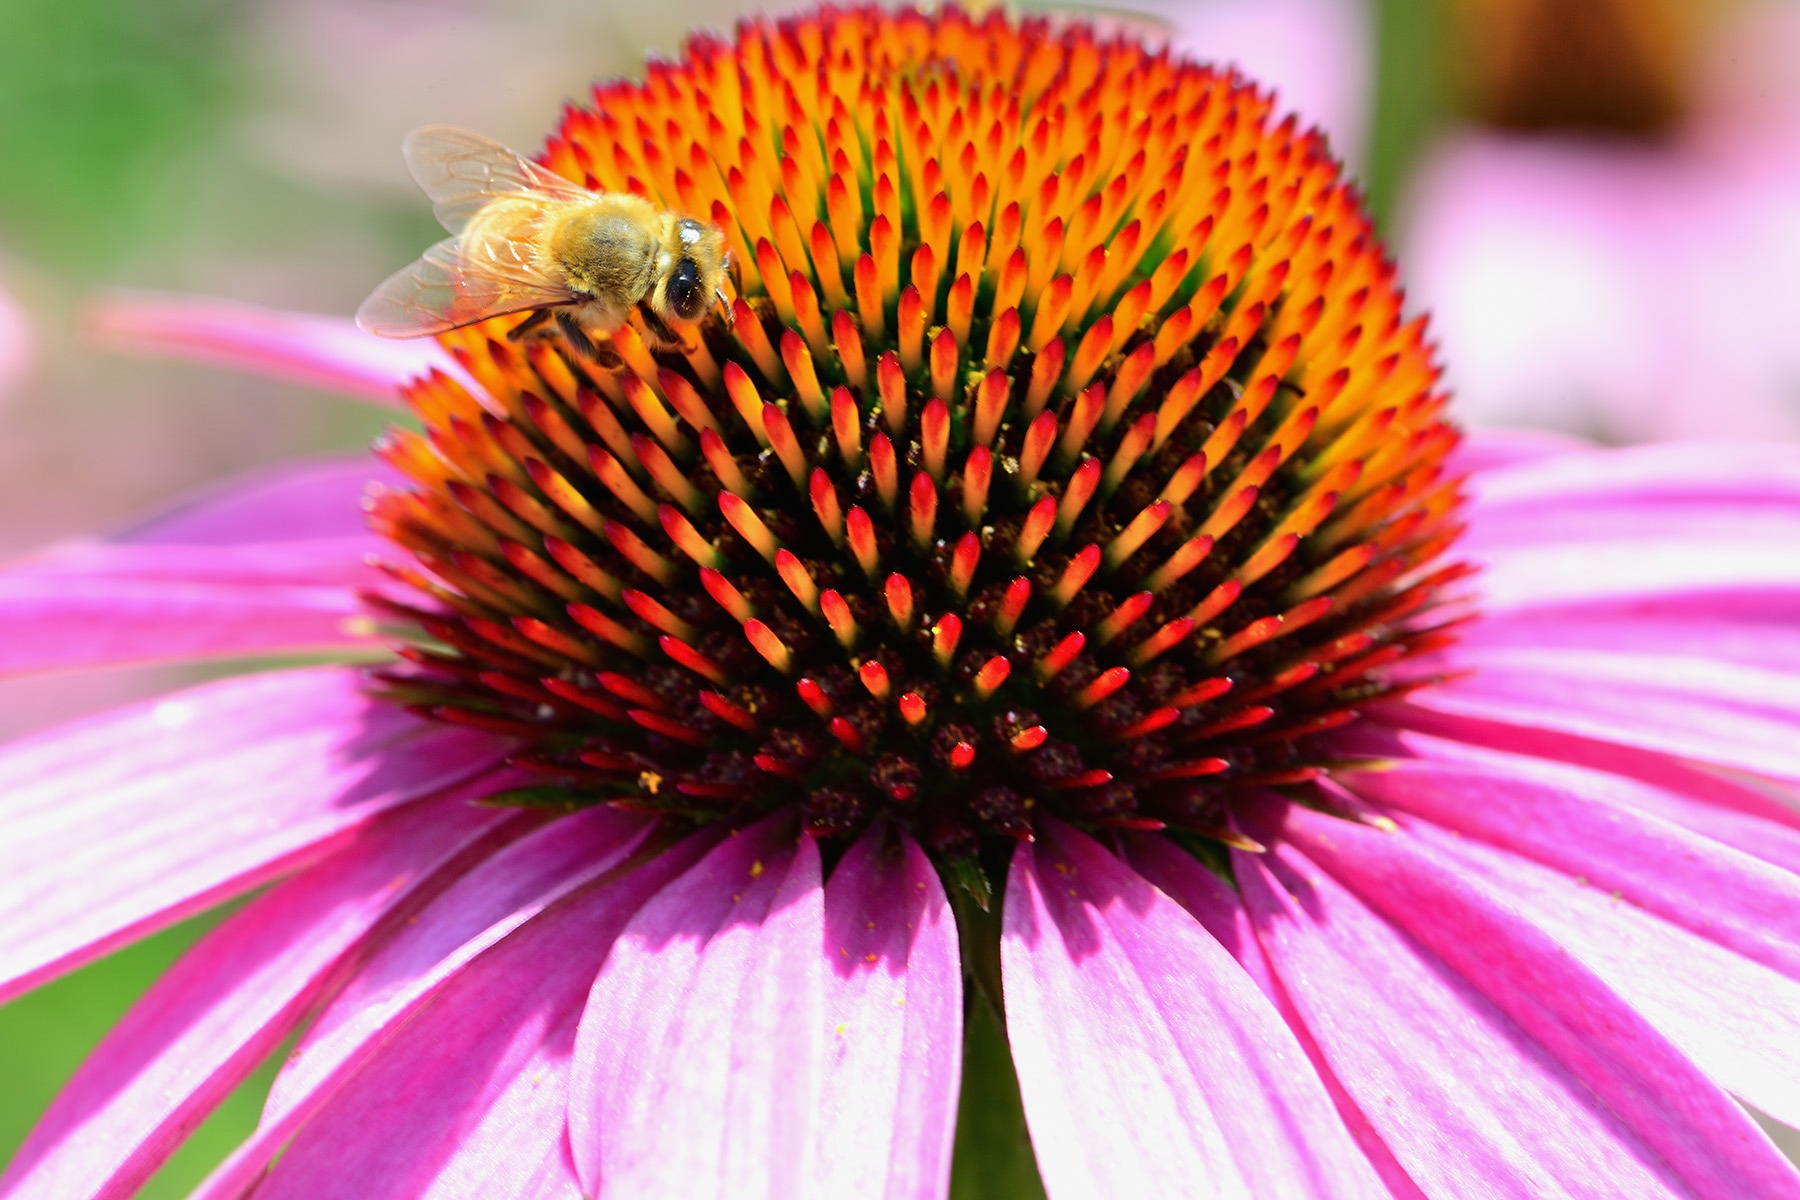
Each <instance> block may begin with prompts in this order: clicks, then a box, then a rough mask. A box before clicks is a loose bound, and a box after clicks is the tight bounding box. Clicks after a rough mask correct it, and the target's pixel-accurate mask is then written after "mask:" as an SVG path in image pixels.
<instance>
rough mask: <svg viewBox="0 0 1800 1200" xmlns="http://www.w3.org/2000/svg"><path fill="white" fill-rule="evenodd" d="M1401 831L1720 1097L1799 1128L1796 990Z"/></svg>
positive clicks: (1503, 867) (1604, 904) (1580, 887)
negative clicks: (1578, 972)
mask: <svg viewBox="0 0 1800 1200" xmlns="http://www.w3.org/2000/svg"><path fill="white" fill-rule="evenodd" d="M1402 822H1403V826H1404V828H1405V830H1406V832H1407V835H1408V836H1409V837H1411V838H1412V839H1414V840H1415V841H1416V842H1417V843H1419V844H1420V845H1423V846H1426V847H1429V848H1430V850H1431V852H1432V853H1434V854H1435V855H1437V856H1438V857H1440V858H1442V859H1447V860H1450V861H1452V862H1454V863H1455V866H1456V869H1457V870H1459V871H1463V872H1465V873H1468V874H1471V875H1473V876H1475V877H1477V878H1479V879H1481V880H1482V881H1483V882H1484V883H1486V884H1487V885H1488V887H1489V890H1491V891H1492V892H1493V893H1494V894H1496V895H1501V896H1504V897H1505V898H1506V903H1507V904H1508V905H1509V906H1511V907H1512V908H1514V909H1517V910H1518V911H1519V912H1520V913H1522V914H1523V915H1524V916H1525V917H1526V919H1528V920H1529V921H1531V923H1532V924H1534V925H1536V926H1537V927H1538V928H1540V929H1542V930H1543V931H1544V932H1545V933H1547V934H1549V935H1550V936H1551V937H1553V938H1555V939H1556V941H1557V942H1559V943H1560V944H1561V945H1562V946H1563V947H1565V948H1566V949H1568V950H1569V951H1571V952H1572V953H1574V955H1575V956H1576V957H1577V958H1579V959H1580V960H1581V961H1582V963H1583V964H1585V965H1586V966H1587V967H1588V968H1589V969H1590V970H1592V971H1593V972H1594V973H1595V974H1596V975H1598V976H1599V977H1600V978H1601V979H1604V980H1605V981H1606V983H1607V985H1608V986H1609V987H1611V988H1612V989H1613V990H1614V991H1616V992H1618V993H1619V995H1620V996H1621V997H1622V998H1623V999H1624V1000H1625V1002H1626V1003H1627V1004H1629V1005H1630V1006H1631V1007H1632V1008H1634V1009H1636V1010H1637V1011H1638V1012H1640V1013H1642V1014H1643V1016H1644V1018H1645V1019H1646V1020H1648V1021H1649V1022H1650V1023H1651V1024H1652V1025H1654V1026H1656V1028H1657V1029H1658V1030H1659V1031H1661V1032H1662V1034H1663V1036H1665V1037H1667V1038H1668V1039H1669V1040H1670V1041H1671V1042H1674V1043H1675V1045H1677V1046H1679V1047H1680V1048H1681V1052H1682V1053H1683V1054H1685V1055H1686V1056H1687V1057H1688V1058H1691V1059H1693V1060H1694V1062H1695V1063H1696V1064H1697V1065H1698V1066H1699V1067H1700V1069H1701V1070H1702V1071H1704V1072H1706V1074H1707V1075H1709V1076H1711V1077H1712V1079H1713V1080H1715V1081H1716V1082H1717V1083H1718V1084H1719V1085H1720V1086H1721V1087H1723V1088H1725V1089H1727V1090H1728V1091H1730V1092H1732V1093H1734V1094H1736V1095H1737V1096H1738V1097H1740V1098H1741V1099H1743V1100H1744V1101H1746V1102H1747V1103H1750V1104H1753V1105H1755V1106H1756V1107H1757V1108H1759V1109H1761V1110H1762V1111H1763V1112H1766V1113H1768V1114H1769V1115H1770V1116H1772V1117H1774V1118H1776V1119H1777V1120H1779V1121H1782V1122H1785V1123H1786V1124H1788V1125H1800V984H1797V983H1795V982H1794V981H1793V980H1791V979H1788V978H1786V977H1784V976H1781V975H1777V974H1776V973H1775V972H1773V971H1771V970H1769V969H1768V968H1767V967H1762V966H1758V965H1757V964H1755V963H1753V962H1751V961H1750V960H1749V959H1746V958H1742V957H1739V956H1738V955H1736V954H1733V953H1731V952H1730V951H1728V950H1723V949H1721V948H1720V947H1718V946H1716V945H1714V944H1713V943H1711V942H1709V941H1707V940H1706V939H1705V938H1702V937H1698V936H1696V935H1695V934H1692V933H1689V932H1688V931H1686V930H1684V929H1681V928H1678V927H1677V926H1674V925H1671V924H1669V923H1668V922H1666V921H1663V920H1659V919H1658V918H1656V917H1653V916H1651V915H1649V914H1648V913H1646V912H1644V911H1643V910H1642V909H1640V908H1637V907H1636V906H1634V905H1631V904H1626V903H1624V902H1622V901H1620V900H1618V899H1615V898H1613V897H1612V896H1610V895H1608V894H1607V893H1605V892H1603V891H1601V890H1600V889H1598V888H1594V887H1589V886H1587V885H1585V884H1583V883H1580V882H1578V881H1576V880H1573V879H1570V878H1568V877H1567V876H1565V875H1563V874H1561V873H1560V872H1557V871H1553V870H1550V869H1548V868H1546V867H1540V866H1538V865H1537V864H1535V863H1532V862H1529V861H1527V860H1525V859H1522V858H1518V857H1516V856H1514V855H1511V854H1508V853H1506V852H1505V851H1501V850H1495V849H1493V848H1491V847H1488V846H1484V845H1482V844H1481V843H1480V842H1476V841H1472V840H1471V839H1468V838H1463V837H1458V836H1456V835H1454V834H1451V833H1447V832H1445V831H1444V830H1441V829H1439V828H1438V827H1437V826H1435V825H1432V824H1430V823H1428V822H1425V821H1421V820H1418V819H1417V818H1414V817H1404V818H1402Z"/></svg>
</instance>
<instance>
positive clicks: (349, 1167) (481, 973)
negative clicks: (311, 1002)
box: [222, 835, 712, 1200]
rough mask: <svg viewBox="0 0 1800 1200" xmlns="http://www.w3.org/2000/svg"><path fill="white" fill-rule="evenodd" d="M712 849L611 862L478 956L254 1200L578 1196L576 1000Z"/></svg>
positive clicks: (336, 1103) (316, 1122)
mask: <svg viewBox="0 0 1800 1200" xmlns="http://www.w3.org/2000/svg"><path fill="white" fill-rule="evenodd" d="M711 844H712V839H711V838H710V837H708V836H704V835H699V836H696V837H690V838H688V839H686V840H685V841H684V842H681V843H678V844H677V845H676V846H674V847H673V848H671V849H668V850H665V851H664V852H663V853H661V854H660V855H658V856H656V857H655V858H652V859H651V860H650V861H648V862H646V863H644V864H643V865H641V866H639V867H637V868H636V869H633V870H623V871H619V870H615V871H612V872H609V873H608V874H606V875H604V876H602V877H600V878H598V879H596V880H595V881H594V882H592V883H590V884H588V885H586V886H584V887H582V888H580V889H578V890H576V891H575V892H572V893H570V894H569V895H567V896H565V897H564V898H563V899H561V900H559V901H557V902H556V903H554V904H552V905H550V906H549V907H548V908H546V909H544V910H543V911H542V912H540V913H538V914H537V915H536V916H535V917H533V918H531V919H530V920H528V921H526V922H525V923H524V924H523V925H521V926H519V927H518V928H517V929H515V930H513V931H511V932H510V933H509V934H508V935H507V936H505V937H503V938H501V939H500V940H499V942H497V943H496V944H494V945H493V946H491V947H490V948H489V949H487V950H486V951H485V952H483V953H481V954H480V955H478V956H477V957H476V958H475V959H474V960H473V961H471V962H470V963H468V965H467V966H465V967H463V968H462V969H461V970H460V971H458V972H457V973H456V974H455V975H454V976H453V977H451V978H450V980H449V981H448V982H447V983H446V984H445V985H444V986H443V987H442V988H441V989H440V990H438V991H437V992H436V994H435V995H433V996H432V997H431V998H430V1000H429V1002H428V1003H426V1004H425V1005H424V1006H423V1007H421V1008H419V1009H418V1010H417V1011H414V1012H411V1013H410V1014H409V1015H408V1019H407V1020H405V1021H404V1022H403V1023H400V1024H399V1025H398V1027H397V1028H396V1029H395V1030H394V1031H393V1034H392V1036H391V1037H390V1038H389V1039H388V1040H387V1041H386V1042H385V1043H384V1044H383V1045H381V1046H380V1048H379V1052H378V1053H377V1054H375V1055H374V1056H373V1057H372V1058H370V1059H369V1060H368V1061H367V1062H366V1063H365V1064H364V1065H363V1066H362V1067H361V1069H360V1070H357V1071H356V1072H355V1073H354V1074H353V1075H351V1076H350V1077H349V1079H348V1080H346V1081H345V1082H344V1083H343V1084H342V1086H341V1087H340V1088H339V1089H338V1090H337V1091H336V1093H335V1094H334V1095H333V1096H332V1097H331V1098H330V1099H329V1100H328V1101H327V1102H326V1103H325V1104H324V1106H323V1107H322V1108H321V1109H319V1110H318V1111H317V1112H315V1113H313V1114H312V1115H311V1116H310V1117H309V1119H308V1120H307V1121H306V1123H305V1124H304V1125H302V1126H301V1128H300V1131H299V1133H298V1135H296V1136H295V1138H294V1140H293V1142H292V1143H291V1144H290V1145H289V1146H288V1148H287V1150H286V1151H285V1152H284V1153H283V1154H282V1155H281V1158H280V1161H278V1162H277V1163H276V1164H275V1166H274V1167H273V1168H272V1170H271V1171H270V1173H269V1175H268V1177H267V1179H265V1180H264V1181H263V1182H262V1183H261V1184H260V1186H258V1187H257V1189H256V1193H255V1194H256V1196H257V1198H258V1200H290V1198H291V1200H337V1198H342V1200H479V1198H483V1197H500V1196H505V1197H512V1196H516V1195H542V1196H567V1197H570V1198H571V1200H572V1198H573V1197H576V1196H579V1195H581V1191H580V1189H579V1186H578V1185H577V1183H576V1179H575V1175H574V1172H573V1167H572V1164H571V1163H570V1162H569V1155H568V1139H567V1136H566V1133H565V1125H564V1120H563V1117H564V1112H565V1110H566V1108H567V1105H568V1065H569V1056H570V1054H571V1053H572V1051H573V1049H574V1044H575V1027H576V1022H577V1020H578V1019H579V1017H580V1014H581V1011H582V1002H583V1000H584V999H585V997H586V996H587V991H588V986H589V984H590V983H591V982H592V980H593V978H594V972H595V971H597V970H598V969H599V967H600V963H601V961H602V960H603V959H604V958H605V957H606V954H607V951H608V950H609V949H610V948H611V947H612V945H613V939H614V938H616V937H617V936H618V933H619V931H620V930H621V929H623V928H624V926H625V925H626V923H627V922H628V921H629V920H630V919H631V917H632V915H633V914H634V913H636V912H637V911H638V909H639V908H640V907H641V906H642V905H643V903H644V901H645V900H646V899H647V898H649V897H650V896H652V895H654V894H655V893H656V891H657V890H658V889H660V888H662V887H663V886H664V885H665V884H666V883H667V882H668V881H669V880H670V879H671V878H673V877H674V876H675V875H677V874H678V873H679V872H681V871H683V870H685V869H686V868H687V867H688V866H689V865H691V864H692V863H693V861H694V859H695V857H696V855H698V854H699V853H701V852H703V851H704V850H705V849H706V848H707V847H708V846H710V845H711ZM222 1194H225V1195H230V1194H232V1193H229V1192H225V1193H222Z"/></svg>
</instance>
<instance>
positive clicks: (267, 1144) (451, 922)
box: [193, 807, 650, 1200]
mask: <svg viewBox="0 0 1800 1200" xmlns="http://www.w3.org/2000/svg"><path fill="white" fill-rule="evenodd" d="M649 828H650V823H649V822H648V821H647V820H646V819H644V818H642V817H635V816H630V815H627V814H625V813H621V812H619V811H618V810H616V809H612V808H605V807H602V808H593V809H588V810H586V811H584V812H579V813H574V814H572V815H570V816H568V817H566V818H564V819H562V820H559V821H556V822H554V823H552V824H550V825H548V826H546V827H544V828H543V829H540V830H538V831H537V832H536V833H533V834H530V835H529V836H526V837H523V838H520V839H519V840H518V841H517V842H515V843H513V844H512V845H510V846H508V847H506V848H505V849H504V850H501V851H499V852H498V853H496V854H494V855H492V856H490V857H489V858H487V859H486V860H485V861H484V862H482V863H480V864H479V865H478V866H476V867H475V868H474V869H472V870H471V871H469V873H468V874H466V875H464V876H463V877H462V878H460V879H458V880H457V881H456V882H455V883H454V884H452V885H451V886H450V887H449V888H448V889H447V890H446V891H445V892H444V893H443V894H442V895H441V896H438V897H437V898H435V899H433V900H432V902H431V903H430V905H429V906H427V907H426V908H425V909H424V910H423V911H422V912H420V913H419V914H418V917H417V919H415V920H413V921H410V922H408V923H407V924H406V925H404V926H403V927H401V928H399V929H398V930H395V931H393V932H392V934H391V936H389V937H388V938H387V939H386V940H385V941H384V942H382V944H381V945H380V946H378V947H375V948H373V950H372V951H371V952H370V954H369V956H368V957H367V958H366V959H365V960H364V961H363V962H362V963H361V964H360V965H359V967H358V969H357V972H356V974H355V976H353V977H352V978H351V980H350V981H349V983H348V984H347V985H346V986H345V988H344V990H343V991H342V992H341V993H339V994H338V996H337V997H336V998H335V999H333V1000H332V1002H331V1004H330V1005H329V1006H328V1007H327V1008H326V1009H325V1011H324V1012H322V1013H320V1014H319V1015H318V1017H317V1018H315V1019H314V1021H313V1022H312V1024H311V1026H310V1027H309V1028H308V1029H307V1031H306V1036H305V1037H304V1038H302V1039H301V1042H300V1044H299V1046H297V1047H296V1048H295V1049H294V1052H293V1053H292V1054H291V1055H290V1056H289V1058H288V1061H287V1062H286V1063H285V1064H283V1066H282V1069H281V1073H280V1074H279V1075H277V1076H276V1078H275V1085H274V1086H273V1087H272V1088H271V1089H270V1091H269V1098H268V1100H267V1101H266V1102H265V1103H264V1105H263V1114H262V1120H261V1122H260V1123H259V1124H258V1125H257V1128H256V1132H255V1133H254V1134H252V1135H251V1136H250V1137H249V1138H248V1139H246V1140H245V1141H244V1142H243V1143H242V1144H240V1145H239V1146H238V1147H237V1148H236V1149H235V1150H233V1151H232V1152H231V1155H230V1156H229V1157H228V1158H227V1159H226V1160H225V1162H224V1163H222V1164H221V1165H220V1166H219V1167H218V1168H217V1169H216V1170H215V1171H214V1172H213V1173H212V1175H210V1176H209V1177H208V1178H207V1180H206V1183H205V1184H204V1185H203V1186H202V1187H201V1188H200V1189H199V1190H198V1191H196V1192H195V1193H194V1195H193V1200H226V1198H230V1197H236V1196H238V1195H239V1194H240V1193H241V1192H242V1191H243V1190H244V1188H245V1187H247V1186H248V1185H249V1184H250V1183H251V1182H252V1181H254V1180H255V1179H256V1178H258V1177H259V1176H260V1175H261V1174H262V1173H263V1171H264V1170H265V1169H266V1168H267V1167H268V1164H269V1162H270V1160H271V1159H273V1158H274V1156H275V1155H276V1152H277V1151H279V1150H280V1149H281V1147H282V1146H283V1145H285V1144H286V1143H287V1141H288V1139H289V1138H291V1137H293V1135H294V1131H295V1130H296V1129H298V1128H299V1126H300V1123H301V1122H302V1121H304V1120H305V1119H306V1118H307V1117H308V1116H310V1115H311V1114H312V1112H313V1111H314V1109H316V1108H317V1107H318V1106H319V1105H320V1104H322V1103H324V1102H325V1101H326V1100H328V1099H329V1098H330V1097H331V1096H332V1095H333V1094H334V1093H335V1092H336V1091H337V1089H338V1088H340V1087H342V1086H344V1084H345V1082H346V1081H347V1080H350V1079H351V1078H353V1077H354V1075H355V1073H356V1072H357V1071H358V1070H360V1069H361V1068H362V1067H363V1065H364V1064H365V1063H367V1062H368V1061H369V1059H370V1058H371V1057H372V1056H374V1055H376V1054H378V1053H380V1052H381V1049H382V1046H383V1045H384V1044H385V1042H386V1039H387V1038H388V1037H390V1036H392V1035H393V1034H394V1032H395V1031H396V1030H398V1029H400V1028H402V1027H403V1026H404V1025H405V1024H406V1022H407V1021H409V1020H410V1019H411V1018H412V1017H413V1016H414V1014H416V1013H417V1012H419V1011H420V1010H422V1009H423V1008H424V1007H425V1006H426V1005H427V1004H428V1003H429V1002H430V1001H431V999H432V998H433V997H434V996H436V995H437V993H438V992H439V991H440V990H441V989H442V988H443V987H444V985H445V984H447V983H448V982H449V981H451V980H452V979H454V978H455V977H456V975H457V973H458V972H459V971H461V970H462V969H463V968H464V967H465V966H467V965H468V964H469V963H470V962H472V961H474V960H475V959H476V958H477V957H478V956H479V955H480V954H482V953H483V952H484V951H486V950H487V949H488V948H489V947H491V946H493V945H494V944H495V943H497V942H499V941H500V940H501V939H502V938H505V937H506V936H507V935H508V934H510V933H512V932H513V931H514V930H515V929H517V928H519V926H521V925H523V924H524V923H525V922H526V921H528V920H529V919H530V918H532V917H533V916H536V915H537V914H538V913H539V912H541V911H543V910H544V909H545V908H546V907H548V906H549V905H550V904H552V903H554V902H555V901H556V900H558V899H560V898H562V897H563V896H565V895H567V894H569V893H570V892H572V891H574V890H575V889H576V888H577V887H580V886H582V885H584V884H587V883H589V882H591V881H593V880H595V879H598V878H599V877H600V876H602V875H604V874H606V873H607V872H609V871H611V870H612V869H613V868H615V867H617V866H618V865H619V864H620V862H622V861H623V860H624V858H625V857H626V856H627V855H629V854H630V853H632V852H633V850H635V849H636V848H637V847H638V846H639V845H640V844H641V843H642V840H643V836H644V834H645V833H646V832H647V831H648V830H649Z"/></svg>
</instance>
